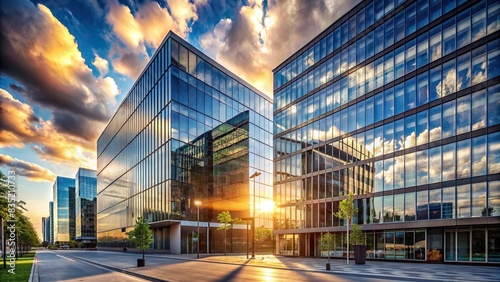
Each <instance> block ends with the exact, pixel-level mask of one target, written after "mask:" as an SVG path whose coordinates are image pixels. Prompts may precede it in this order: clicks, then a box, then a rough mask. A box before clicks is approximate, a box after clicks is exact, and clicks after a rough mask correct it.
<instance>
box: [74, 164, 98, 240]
mask: <svg viewBox="0 0 500 282" xmlns="http://www.w3.org/2000/svg"><path fill="white" fill-rule="evenodd" d="M96 209H97V175H96V171H95V170H90V169H85V168H80V169H78V172H77V173H76V176H75V240H76V241H80V242H83V243H85V244H87V245H89V246H90V245H95V243H96V238H97V237H96V231H97V226H96V225H97V220H96V216H97V212H96Z"/></svg>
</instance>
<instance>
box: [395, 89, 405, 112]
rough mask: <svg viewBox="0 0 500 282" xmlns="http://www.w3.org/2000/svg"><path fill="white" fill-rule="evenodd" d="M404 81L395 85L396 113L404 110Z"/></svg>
mask: <svg viewBox="0 0 500 282" xmlns="http://www.w3.org/2000/svg"><path fill="white" fill-rule="evenodd" d="M404 98H405V97H404V83H400V84H398V85H396V86H395V87H394V115H397V114H400V113H402V112H403V111H404V108H405V107H404V106H405V104H404V102H405V101H404Z"/></svg>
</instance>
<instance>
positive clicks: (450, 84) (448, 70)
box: [440, 59, 457, 97]
mask: <svg viewBox="0 0 500 282" xmlns="http://www.w3.org/2000/svg"><path fill="white" fill-rule="evenodd" d="M456 90H457V74H456V69H455V59H452V60H449V61H447V62H446V63H444V64H443V83H442V93H441V95H440V97H444V96H446V95H450V94H451V93H454V92H455V91H456Z"/></svg>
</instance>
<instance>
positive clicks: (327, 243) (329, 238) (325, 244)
mask: <svg viewBox="0 0 500 282" xmlns="http://www.w3.org/2000/svg"><path fill="white" fill-rule="evenodd" d="M334 243H335V240H334V238H333V234H332V233H323V235H321V239H320V246H321V250H322V251H327V253H328V264H330V251H331V250H333V249H334V248H335V246H334Z"/></svg>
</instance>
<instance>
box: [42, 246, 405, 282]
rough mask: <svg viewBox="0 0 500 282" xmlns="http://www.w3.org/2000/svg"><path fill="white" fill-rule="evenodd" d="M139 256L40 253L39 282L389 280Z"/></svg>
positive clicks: (112, 253)
mask: <svg viewBox="0 0 500 282" xmlns="http://www.w3.org/2000/svg"><path fill="white" fill-rule="evenodd" d="M140 257H141V255H140V254H138V253H118V252H103V251H71V250H64V251H40V252H38V262H39V273H40V281H42V282H45V281H47V282H49V281H106V282H112V281H145V280H149V281H155V280H156V281H290V280H291V279H293V280H295V281H339V282H343V281H387V278H385V279H377V278H375V277H359V276H353V275H346V276H344V275H338V274H330V273H322V272H315V271H300V270H288V269H278V268H272V267H256V266H250V265H235V264H227V263H217V262H207V261H196V260H181V259H171V258H165V257H160V256H154V255H153V256H149V255H146V267H142V268H136V267H135V266H136V259H137V258H140ZM96 264H99V265H102V266H97V265H96ZM110 268H111V269H110ZM133 275H139V276H140V277H135V276H133ZM141 278H144V279H141ZM399 281H401V279H399Z"/></svg>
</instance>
